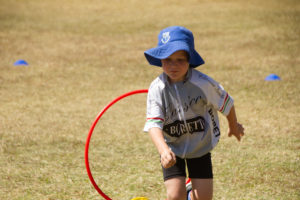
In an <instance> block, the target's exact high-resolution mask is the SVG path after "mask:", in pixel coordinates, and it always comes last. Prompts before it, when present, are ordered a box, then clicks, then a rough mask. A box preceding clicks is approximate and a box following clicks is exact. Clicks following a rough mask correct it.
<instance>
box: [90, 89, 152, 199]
mask: <svg viewBox="0 0 300 200" xmlns="http://www.w3.org/2000/svg"><path fill="white" fill-rule="evenodd" d="M147 92H148V90H145V89H144V90H134V91H131V92H128V93H125V94H123V95H121V96H119V97H117V98H116V99H114V100H113V101H111V102H110V103H109V104H108V105H107V106H105V108H104V109H103V110H102V111H101V112H100V113H99V114H98V116H97V117H96V119H95V121H94V123H93V124H92V126H91V128H90V131H89V134H88V137H87V140H86V144H85V167H86V170H87V173H88V176H89V179H90V181H91V183H92V184H93V186H94V188H95V189H96V190H97V191H98V193H99V194H100V195H101V196H102V197H103V198H104V199H106V200H112V199H111V198H109V197H108V196H107V195H106V194H105V193H104V192H102V190H101V189H100V188H99V187H98V185H97V183H96V182H95V180H94V178H93V175H92V172H91V169H90V165H89V145H90V140H91V137H92V134H93V131H94V128H95V126H96V124H97V122H98V121H99V119H100V118H101V116H102V115H103V114H104V113H105V112H106V111H107V110H108V108H110V107H111V106H112V105H113V104H115V103H116V102H118V101H119V100H121V99H123V98H125V97H127V96H130V95H134V94H138V93H147Z"/></svg>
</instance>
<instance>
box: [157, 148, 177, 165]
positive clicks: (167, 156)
mask: <svg viewBox="0 0 300 200" xmlns="http://www.w3.org/2000/svg"><path fill="white" fill-rule="evenodd" d="M160 156H161V157H160V162H161V165H162V166H163V168H165V169H167V168H170V167H172V166H173V165H174V164H175V163H176V156H175V154H174V153H173V152H172V150H171V149H166V150H164V151H163V152H162V154H161V155H160Z"/></svg>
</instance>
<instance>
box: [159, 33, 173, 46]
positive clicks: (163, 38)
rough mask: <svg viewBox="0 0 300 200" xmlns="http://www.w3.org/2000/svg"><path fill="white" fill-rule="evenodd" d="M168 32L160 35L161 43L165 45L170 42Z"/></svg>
mask: <svg viewBox="0 0 300 200" xmlns="http://www.w3.org/2000/svg"><path fill="white" fill-rule="evenodd" d="M170 38H171V37H170V32H164V33H163V34H162V38H161V42H162V43H164V44H166V43H167V42H168V41H169V40H170Z"/></svg>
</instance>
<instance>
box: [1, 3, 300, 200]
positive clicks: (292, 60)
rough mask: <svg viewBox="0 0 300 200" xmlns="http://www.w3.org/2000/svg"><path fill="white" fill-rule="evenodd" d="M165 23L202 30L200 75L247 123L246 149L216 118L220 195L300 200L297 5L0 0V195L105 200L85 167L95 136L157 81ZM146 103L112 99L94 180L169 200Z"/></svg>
mask: <svg viewBox="0 0 300 200" xmlns="http://www.w3.org/2000/svg"><path fill="white" fill-rule="evenodd" d="M170 25H182V26H185V27H187V28H188V29H190V30H192V31H193V33H194V36H195V44H196V49H197V50H198V52H200V54H201V55H202V57H203V58H204V59H205V61H206V64H205V65H203V66H201V67H199V68H198V70H201V71H203V72H204V73H207V74H208V75H210V76H211V77H213V78H214V79H216V80H218V81H219V82H221V83H222V85H223V86H224V87H225V88H226V90H227V91H229V93H230V94H231V95H232V96H233V97H234V99H235V106H236V110H237V114H238V117H239V121H240V122H241V123H243V124H244V126H245V129H246V136H245V137H244V138H243V141H242V142H241V143H238V142H237V141H236V140H235V139H234V138H228V137H227V134H226V131H227V124H226V121H225V118H224V117H221V116H220V118H221V124H222V129H221V130H222V133H223V134H222V137H221V140H220V143H219V145H218V146H217V147H216V148H215V150H214V151H213V154H212V155H213V166H214V174H215V181H214V184H215V185H214V191H215V192H214V197H215V199H300V192H299V191H300V161H299V158H300V154H299V151H300V129H299V124H300V115H299V111H300V103H299V102H300V95H299V93H300V80H299V77H300V56H299V55H300V48H299V47H300V38H299V36H300V4H299V1H298V0H286V1H280V0H265V1H259V0H250V1H240V0H226V1H225V0H188V1H180V0H168V1H157V0H153V1H147V0H126V1H125V0H86V1H80V0H69V1H59V0H52V1H44V0H26V1H24V0H0V58H1V59H0V199H3V200H8V199H9V200H19V199H28V200H29V199H39V200H41V199H45V200H46V199H47V200H54V199H55V200H56V199H61V200H62V199H65V200H69V199H101V197H100V196H99V195H98V193H97V192H96V190H94V188H93V187H92V185H91V183H90V182H89V179H88V176H87V173H86V170H85V165H84V147H85V141H86V137H87V134H88V131H89V128H90V126H91V124H92V122H93V120H94V119H95V117H96V115H97V113H98V112H100V111H101V110H102V108H103V107H104V106H105V105H106V104H107V103H108V102H110V101H111V100H112V99H114V98H116V97H117V96H119V95H121V94H123V93H125V92H128V91H131V90H135V89H146V88H148V86H149V84H150V83H151V81H152V80H153V79H154V78H155V77H156V76H157V75H159V74H160V73H161V69H160V68H156V67H152V66H149V65H148V63H147V62H146V60H145V58H144V55H143V51H144V50H146V49H148V48H151V47H154V46H155V45H156V43H157V41H156V40H157V39H156V37H157V34H158V32H159V30H161V29H162V28H164V27H167V26H170ZM18 59H24V60H26V61H27V62H28V63H29V66H27V67H23V66H14V65H13V64H14V62H15V61H16V60H18ZM271 73H275V74H277V75H279V76H280V77H281V81H275V82H266V81H264V78H265V77H266V76H267V75H269V74H271ZM145 101H146V94H139V95H135V96H132V97H128V98H126V99H124V100H122V101H120V102H119V103H117V104H116V105H115V106H113V107H112V108H111V109H110V110H109V111H108V112H107V113H106V114H105V115H104V116H103V118H102V119H101V120H100V122H99V123H98V125H97V127H96V129H95V131H94V134H93V137H92V141H91V144H90V154H89V155H90V162H91V169H92V172H93V175H94V178H95V180H96V182H97V183H98V184H99V186H100V188H101V189H102V190H103V191H104V192H105V193H106V194H107V195H109V196H110V197H111V198H112V199H114V200H116V199H120V200H126V199H131V198H133V197H136V196H147V197H148V198H149V199H150V200H157V199H164V198H165V189H164V186H163V184H162V175H161V169H160V165H159V157H158V154H157V152H156V149H155V148H154V146H153V144H152V143H151V141H150V139H149V136H148V135H147V134H144V133H143V132H142V128H143V125H144V122H145Z"/></svg>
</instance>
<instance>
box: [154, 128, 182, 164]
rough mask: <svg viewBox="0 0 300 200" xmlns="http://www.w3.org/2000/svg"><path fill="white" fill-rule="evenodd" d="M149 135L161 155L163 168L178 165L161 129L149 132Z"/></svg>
mask: <svg viewBox="0 0 300 200" xmlns="http://www.w3.org/2000/svg"><path fill="white" fill-rule="evenodd" d="M149 133H150V137H151V139H152V141H153V143H154V144H155V146H156V148H157V150H158V152H159V154H160V161H161V164H162V166H163V167H164V168H169V167H172V166H173V165H174V164H175V163H176V156H175V154H174V153H173V152H172V150H171V149H170V148H169V147H168V145H167V143H166V142H165V139H164V137H163V132H162V130H161V129H160V128H156V127H154V128H151V129H150V130H149Z"/></svg>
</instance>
